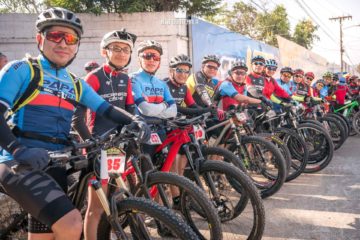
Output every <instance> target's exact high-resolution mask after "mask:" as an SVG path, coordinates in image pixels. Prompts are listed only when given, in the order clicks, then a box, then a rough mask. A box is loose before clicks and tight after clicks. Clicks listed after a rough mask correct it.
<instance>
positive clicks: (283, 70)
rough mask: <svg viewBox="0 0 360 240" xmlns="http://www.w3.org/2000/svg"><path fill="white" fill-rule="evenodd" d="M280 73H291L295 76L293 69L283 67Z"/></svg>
mask: <svg viewBox="0 0 360 240" xmlns="http://www.w3.org/2000/svg"><path fill="white" fill-rule="evenodd" d="M280 73H281V74H283V73H290V74H291V75H293V74H294V73H293V70H292V69H291V67H283V68H281V70H280Z"/></svg>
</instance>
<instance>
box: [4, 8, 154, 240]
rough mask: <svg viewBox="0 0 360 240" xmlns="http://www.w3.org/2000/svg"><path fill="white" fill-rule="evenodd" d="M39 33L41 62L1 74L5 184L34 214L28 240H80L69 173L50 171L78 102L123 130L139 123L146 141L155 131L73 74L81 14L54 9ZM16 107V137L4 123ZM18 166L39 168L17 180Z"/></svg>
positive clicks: (57, 169)
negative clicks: (52, 154)
mask: <svg viewBox="0 0 360 240" xmlns="http://www.w3.org/2000/svg"><path fill="white" fill-rule="evenodd" d="M36 28H37V31H38V33H37V35H36V42H37V47H38V49H39V51H40V55H39V56H38V57H37V58H35V59H32V58H29V59H27V60H20V61H14V62H12V63H11V64H8V65H7V67H5V68H4V69H2V70H1V71H0V99H1V100H0V131H1V135H0V146H1V147H2V148H3V154H2V156H1V158H0V183H1V186H2V187H3V189H4V190H5V191H6V193H7V194H8V195H9V196H10V197H12V198H13V199H14V200H16V201H17V202H18V203H19V204H20V206H21V207H23V208H24V210H25V211H26V212H28V213H30V215H31V216H30V217H29V228H28V229H29V236H28V239H30V240H40V239H41V240H47V239H57V240H58V239H64V240H68V239H74V240H75V239H80V236H81V232H82V219H81V215H80V212H79V211H78V210H77V209H76V208H75V207H74V206H73V205H72V202H71V200H70V199H69V198H68V197H67V196H66V193H65V192H66V188H67V175H66V168H65V167H63V166H56V167H51V168H49V169H48V170H46V172H44V171H43V169H44V168H45V167H46V166H47V165H48V161H49V156H48V152H47V151H55V150H61V149H63V148H64V147H65V146H67V145H69V144H70V143H69V141H68V140H67V139H68V136H69V132H70V127H71V118H72V116H73V112H74V109H75V105H76V103H77V102H79V103H81V104H83V105H85V106H87V107H89V108H91V109H92V111H94V112H96V113H97V114H99V115H104V116H106V117H108V118H109V119H111V120H113V121H114V122H116V123H118V124H130V123H132V122H134V123H135V124H134V125H133V128H134V129H136V130H137V131H138V132H139V137H140V138H141V139H142V140H144V141H146V140H147V139H148V137H149V128H148V127H147V125H146V124H144V123H143V122H140V121H138V120H137V118H135V116H132V115H131V114H128V113H126V112H125V111H123V110H119V109H116V108H114V107H112V106H111V105H110V104H109V103H107V102H106V101H105V100H104V99H103V98H101V97H100V96H99V95H98V94H96V93H95V92H94V91H93V89H92V88H90V87H89V86H88V85H87V84H86V83H85V82H84V81H83V80H81V79H79V78H77V77H75V76H74V75H72V74H70V73H69V72H68V70H67V69H66V67H67V66H69V65H70V64H71V62H72V61H73V60H74V59H75V57H76V54H77V52H78V49H79V44H80V38H81V35H82V34H83V28H82V24H81V21H80V19H79V18H78V17H77V16H76V15H75V14H74V13H73V12H71V11H68V10H66V9H63V8H50V9H47V10H45V11H43V12H42V13H40V15H39V16H38V19H37V20H36ZM30 82H32V83H37V86H35V87H34V85H29V83H30ZM24 86H27V87H24ZM26 93H30V94H29V96H30V97H28V98H27V99H25V100H24V101H23V102H22V103H23V104H20V105H18V104H17V103H18V102H17V100H18V99H19V97H18V96H19V95H20V96H24V94H26ZM9 108H11V109H12V110H13V112H14V116H13V124H14V126H15V127H14V129H13V132H12V131H11V130H10V128H9V126H8V125H7V122H6V120H5V117H4V115H5V113H6V112H7V110H8V109H9ZM39 123H41V124H39ZM18 163H20V164H22V165H26V166H28V167H29V168H31V169H30V170H29V171H26V172H22V173H21V174H19V173H14V172H13V171H12V170H11V166H14V165H16V164H18Z"/></svg>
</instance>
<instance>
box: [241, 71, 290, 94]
mask: <svg viewBox="0 0 360 240" xmlns="http://www.w3.org/2000/svg"><path fill="white" fill-rule="evenodd" d="M246 85H248V86H251V85H254V86H257V87H258V88H259V89H262V93H263V95H264V96H265V97H266V98H268V99H270V98H271V97H272V95H273V94H274V93H275V94H276V96H278V97H281V98H289V94H287V93H286V91H285V90H283V89H282V88H281V87H279V85H278V84H277V82H276V81H275V79H274V78H272V77H264V76H262V75H259V74H256V73H250V74H249V75H248V76H247V77H246Z"/></svg>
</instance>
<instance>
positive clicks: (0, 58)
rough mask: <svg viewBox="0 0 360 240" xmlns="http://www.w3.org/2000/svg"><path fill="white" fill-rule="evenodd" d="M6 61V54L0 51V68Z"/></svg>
mask: <svg viewBox="0 0 360 240" xmlns="http://www.w3.org/2000/svg"><path fill="white" fill-rule="evenodd" d="M7 63H8V58H7V56H6V55H4V54H3V53H1V52H0V70H1V69H2V68H3V67H4V66H5V65H6V64H7Z"/></svg>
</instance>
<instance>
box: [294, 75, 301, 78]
mask: <svg viewBox="0 0 360 240" xmlns="http://www.w3.org/2000/svg"><path fill="white" fill-rule="evenodd" d="M294 77H296V78H303V75H295V76H294Z"/></svg>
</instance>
